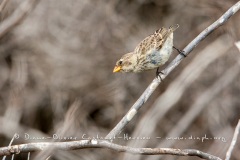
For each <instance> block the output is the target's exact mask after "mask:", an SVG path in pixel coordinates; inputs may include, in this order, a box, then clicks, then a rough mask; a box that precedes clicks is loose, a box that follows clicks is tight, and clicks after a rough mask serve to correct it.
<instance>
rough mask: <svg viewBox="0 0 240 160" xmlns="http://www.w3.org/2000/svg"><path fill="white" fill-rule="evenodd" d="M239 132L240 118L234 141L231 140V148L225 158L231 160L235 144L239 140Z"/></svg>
mask: <svg viewBox="0 0 240 160" xmlns="http://www.w3.org/2000/svg"><path fill="white" fill-rule="evenodd" d="M239 132H240V120H239V121H238V124H237V127H236V128H235V131H234V135H233V139H232V142H231V144H230V146H229V149H228V151H227V154H226V158H225V160H229V159H230V157H231V154H232V151H233V149H234V146H235V144H236V142H237V138H238V134H239Z"/></svg>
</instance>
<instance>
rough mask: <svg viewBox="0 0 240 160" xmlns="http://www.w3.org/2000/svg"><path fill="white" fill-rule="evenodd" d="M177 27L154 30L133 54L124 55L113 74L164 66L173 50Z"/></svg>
mask: <svg viewBox="0 0 240 160" xmlns="http://www.w3.org/2000/svg"><path fill="white" fill-rule="evenodd" d="M178 27H179V25H178V24H177V25H174V26H170V27H169V28H168V29H167V28H164V27H162V28H160V29H158V30H156V31H155V33H153V34H151V35H149V36H148V37H146V38H145V39H144V40H143V41H141V42H140V43H139V44H138V45H137V47H136V48H135V50H134V51H133V52H130V53H127V54H124V55H123V56H122V57H121V58H120V59H119V60H118V61H117V63H116V66H115V67H114V69H113V72H142V71H145V70H151V69H155V68H158V67H159V66H161V65H163V64H165V63H166V62H167V61H168V59H169V57H170V55H171V53H172V49H173V48H175V47H174V46H173V32H174V31H175V30H176V29H177V28H178ZM175 49H176V48H175ZM177 50H178V49H177ZM178 51H179V52H181V51H180V50H178ZM157 72H158V70H157Z"/></svg>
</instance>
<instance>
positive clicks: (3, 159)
mask: <svg viewBox="0 0 240 160" xmlns="http://www.w3.org/2000/svg"><path fill="white" fill-rule="evenodd" d="M16 136H17V134H16V133H15V134H14V135H13V137H12V139H11V141H10V143H9V145H8V147H10V146H11V145H12V143H13V141H14V139H15V137H16ZM13 156H14V155H13ZM6 158H7V156H4V157H3V158H2V160H5V159H6Z"/></svg>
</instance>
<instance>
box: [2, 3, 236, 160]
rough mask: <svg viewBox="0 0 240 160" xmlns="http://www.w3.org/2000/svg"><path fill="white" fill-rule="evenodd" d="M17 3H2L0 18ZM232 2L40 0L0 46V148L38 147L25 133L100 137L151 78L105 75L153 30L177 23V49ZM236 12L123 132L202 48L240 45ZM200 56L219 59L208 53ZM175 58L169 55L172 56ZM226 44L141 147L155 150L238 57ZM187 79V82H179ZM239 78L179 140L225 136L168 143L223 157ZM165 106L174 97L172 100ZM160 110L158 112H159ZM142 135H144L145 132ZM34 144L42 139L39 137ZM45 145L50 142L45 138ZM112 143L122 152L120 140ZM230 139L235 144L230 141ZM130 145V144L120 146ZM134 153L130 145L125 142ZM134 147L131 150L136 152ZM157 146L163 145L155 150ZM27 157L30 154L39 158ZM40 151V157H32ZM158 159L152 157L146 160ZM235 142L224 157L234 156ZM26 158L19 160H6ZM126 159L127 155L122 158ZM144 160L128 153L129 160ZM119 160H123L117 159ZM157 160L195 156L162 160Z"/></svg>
mask: <svg viewBox="0 0 240 160" xmlns="http://www.w3.org/2000/svg"><path fill="white" fill-rule="evenodd" d="M22 1H23V0H10V1H9V3H8V4H7V6H6V8H5V9H4V10H3V12H2V13H1V21H4V20H5V19H6V18H8V17H9V16H11V14H12V13H13V11H14V10H16V8H17V7H18V5H19V4H20V3H21V2H22ZM236 2H237V1H236V0H228V1H226V0H218V1H214V0H199V1H186V0H178V1H177V0H149V1H148V0H102V1H98V0H67V1H66V0H47V1H46V0H42V1H39V3H38V4H37V5H36V7H35V8H34V10H33V11H32V12H30V14H29V15H28V16H27V18H26V19H25V20H23V21H22V22H21V23H20V24H19V25H18V26H16V27H15V28H14V29H13V30H11V31H10V32H9V33H8V34H7V35H5V36H4V37H2V38H1V39H0V116H1V117H0V146H7V145H8V144H9V142H10V140H11V139H12V137H13V135H14V133H18V134H19V136H20V138H19V139H17V140H14V144H19V143H27V142H37V140H26V139H24V135H25V133H28V134H29V135H30V136H35V137H37V136H46V135H48V136H52V135H53V134H55V133H56V134H58V135H61V136H67V137H70V136H74V137H75V136H76V137H78V138H81V137H82V135H83V134H87V135H88V136H90V137H91V136H95V137H96V136H97V134H98V135H99V136H102V137H104V136H106V135H107V134H108V132H109V131H110V130H111V129H112V128H113V127H114V126H115V125H116V124H117V123H118V121H119V120H120V119H121V117H122V116H123V115H124V114H125V113H126V112H127V111H128V109H129V108H130V107H131V106H132V105H133V103H134V102H135V101H136V100H137V99H138V97H139V96H140V95H141V93H142V92H143V91H144V90H145V88H146V87H147V86H148V84H149V83H150V82H151V81H152V79H153V78H154V76H155V71H149V72H145V73H139V74H132V73H128V74H113V73H112V70H113V67H114V65H115V62H116V60H117V59H118V58H119V57H120V56H121V55H122V54H124V53H125V52H129V51H132V50H133V49H134V48H135V46H136V45H137V44H138V43H139V42H140V41H141V40H142V39H143V38H145V37H146V36H147V35H149V34H151V33H152V32H154V31H155V30H156V29H158V28H160V27H161V26H166V27H168V26H170V25H172V24H176V23H178V24H179V25H180V28H179V29H178V30H177V31H176V32H175V39H174V44H175V46H176V47H178V48H179V49H183V48H184V47H185V46H186V45H187V44H188V43H189V42H190V41H191V40H192V39H193V38H194V37H196V36H197V35H198V34H199V33H200V32H201V31H202V30H203V29H205V28H206V27H207V26H209V25H210V24H211V23H213V22H214V21H215V20H216V19H217V18H219V17H220V16H221V15H222V14H223V13H224V12H225V11H226V10H227V9H228V8H229V7H231V6H232V5H233V4H234V3H236ZM239 19H240V14H239V13H237V14H236V15H235V16H233V17H232V18H231V19H230V20H229V21H228V22H227V24H225V25H224V26H222V27H220V28H218V29H217V30H216V31H214V32H213V33H212V34H211V35H209V36H208V37H207V38H206V39H205V40H204V41H203V42H202V43H201V44H200V45H199V46H197V48H196V49H195V50H193V52H192V54H191V55H189V56H188V57H187V58H186V59H184V60H183V61H182V63H181V64H180V66H178V67H177V69H175V70H174V71H173V72H172V73H171V74H170V75H169V76H168V77H167V78H166V79H165V80H164V82H163V83H162V84H161V85H160V86H159V87H158V89H157V90H156V91H155V93H154V94H153V95H152V97H151V98H150V99H149V101H148V102H147V103H146V104H145V105H144V107H143V108H142V109H141V110H140V112H139V114H138V115H137V116H136V117H135V118H134V120H133V121H132V122H131V123H130V124H129V125H128V126H127V128H126V129H125V130H124V131H123V133H128V135H129V136H131V133H133V132H134V130H135V128H136V126H137V124H138V122H139V121H140V119H141V118H142V117H143V116H144V115H145V114H146V113H147V112H148V111H149V110H151V107H152V104H153V103H154V101H155V100H156V99H157V97H159V96H160V95H161V94H162V93H164V91H165V90H167V88H168V85H169V84H171V82H172V81H174V79H175V77H176V76H177V75H179V74H180V73H181V71H182V70H183V69H184V67H186V66H187V65H188V63H189V62H191V60H192V59H193V58H194V56H195V55H197V54H198V53H199V52H200V51H201V50H202V49H203V48H205V47H206V46H209V45H210V44H211V42H213V41H214V40H216V39H217V38H218V37H220V36H221V35H223V34H225V33H226V34H228V36H229V37H231V38H232V39H233V40H234V41H238V40H239V39H240V29H239V28H240V21H239ZM209 54H218V53H217V52H212V53H209ZM176 55H177V52H176V51H174V53H173V54H172V57H171V59H173V58H174V57H175V56H176ZM239 55H240V54H239V51H238V50H237V49H236V48H235V47H234V46H233V47H232V48H231V49H230V50H228V53H226V54H225V55H224V56H222V57H220V58H219V59H218V60H217V61H215V62H214V63H211V65H209V66H208V68H207V69H206V71H204V72H203V74H201V76H200V78H198V80H197V81H194V82H193V83H192V84H190V86H189V88H188V89H187V90H186V91H185V92H184V94H183V96H182V97H181V100H180V101H179V102H178V103H177V104H176V105H174V107H173V108H172V109H171V110H170V111H169V112H168V113H167V114H166V115H165V116H164V119H162V120H161V121H159V122H157V123H158V124H157V127H156V129H155V130H154V132H153V133H152V134H151V135H141V134H140V135H138V136H146V137H152V138H151V140H149V141H148V143H147V145H146V146H147V147H156V146H157V145H158V144H159V143H161V142H162V141H163V139H158V140H156V139H155V138H154V137H156V136H159V137H163V138H164V137H165V136H166V135H167V133H168V132H169V131H170V130H171V128H173V127H174V126H175V124H176V123H177V122H178V121H179V120H180V119H181V117H182V116H183V115H184V113H186V112H187V111H188V110H189V109H190V108H191V105H192V104H193V102H194V101H196V100H197V99H198V97H199V96H200V95H201V94H202V93H203V92H204V91H205V90H206V89H208V88H209V87H210V86H211V85H212V84H214V82H215V81H216V80H218V79H219V77H221V76H222V75H223V74H224V72H225V71H226V70H227V69H228V68H230V67H231V66H232V65H233V64H234V63H236V61H238V60H239ZM186 78H187V77H186ZM239 81H240V74H239V75H238V76H237V78H236V79H235V80H234V81H233V82H232V83H231V85H229V86H227V87H226V88H224V89H223V90H222V91H221V92H220V93H219V94H218V95H217V97H215V98H213V99H212V100H211V101H210V102H209V103H208V104H207V106H206V108H205V109H204V110H203V111H202V112H201V113H199V114H198V115H197V117H196V119H195V120H194V121H193V123H191V125H190V127H188V128H187V129H186V130H185V132H184V133H183V134H182V135H181V137H182V136H184V137H188V136H190V135H193V136H196V137H198V136H199V137H202V136H204V135H205V134H206V135H207V136H208V137H224V138H225V139H226V141H227V142H222V141H220V140H215V141H214V140H208V141H205V142H201V141H198V140H191V141H184V140H176V141H174V145H173V146H172V147H174V148H182V149H184V148H192V149H199V150H202V151H205V152H208V153H211V154H213V155H216V156H220V157H222V158H223V157H224V155H225V153H226V150H227V148H228V146H229V144H230V141H231V138H232V135H233V132H234V128H235V126H236V124H237V121H238V119H239V117H240V107H239V106H240V99H239V95H240V83H239ZM172 99H174V96H173V97H172ZM161 107H164V106H161V104H159V112H161ZM144 129H145V130H148V128H147V127H146V128H144ZM40 141H41V140H40ZM47 141H51V140H47ZM115 142H116V143H119V144H122V145H128V144H129V141H126V140H125V141H124V140H118V141H115ZM238 142H239V141H238ZM129 145H130V144H129ZM131 145H132V146H134V147H138V145H137V144H135V145H134V144H131ZM139 147H140V146H139ZM161 147H165V146H161ZM38 154H39V153H35V154H34V155H36V156H39V157H41V156H40V155H38ZM41 154H44V153H41ZM32 156H33V154H32ZM125 156H126V155H125V154H124V153H117V152H113V151H110V150H107V149H86V150H78V151H71V152H69V151H68V152H67V151H64V152H63V151H61V152H56V153H55V154H54V156H53V159H65V160H66V159H88V160H90V159H99V160H105V159H123V158H124V157H125ZM152 157H155V158H157V159H158V157H157V156H152ZM239 157H240V146H239V143H238V144H237V146H236V147H235V150H234V152H233V155H232V159H236V160H237V159H240V158H239ZM21 158H26V154H20V155H17V156H16V157H15V159H21ZM125 158H126V157H125ZM137 158H139V159H146V158H149V156H141V157H139V156H134V157H132V159H137ZM126 159H127V158H126ZM162 159H199V158H194V157H190V158H187V157H176V156H163V157H162Z"/></svg>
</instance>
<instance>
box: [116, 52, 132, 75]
mask: <svg viewBox="0 0 240 160" xmlns="http://www.w3.org/2000/svg"><path fill="white" fill-rule="evenodd" d="M136 65H137V55H136V54H135V53H134V52H130V53H127V54H125V55H123V56H122V57H121V58H120V59H119V60H118V61H117V62H116V65H115V67H114V69H113V72H114V73H115V72H134V71H135V67H136Z"/></svg>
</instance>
